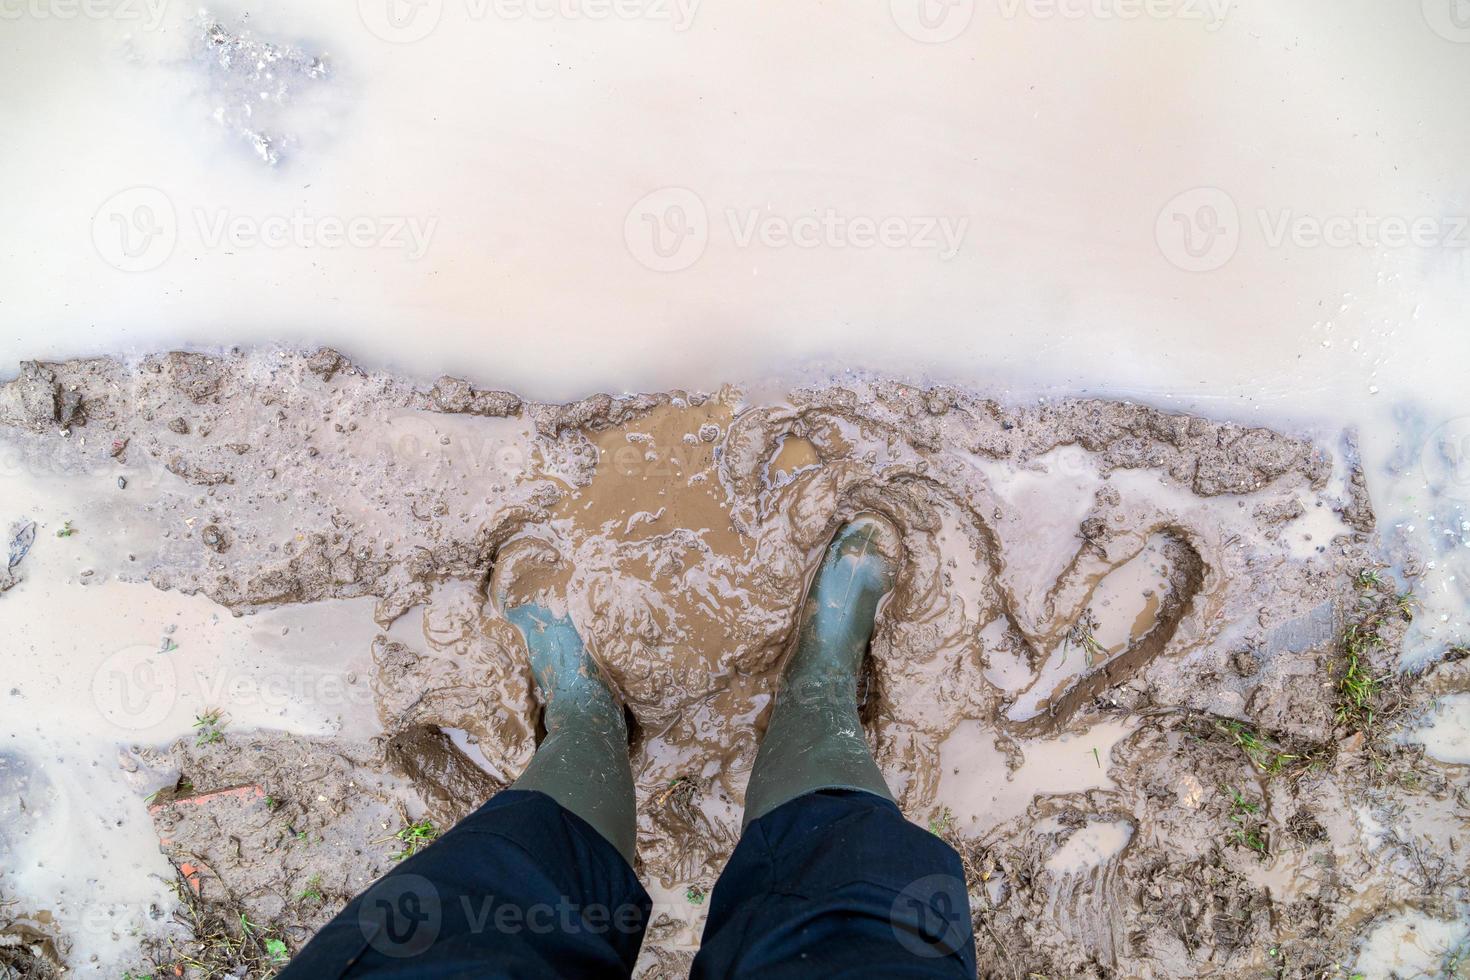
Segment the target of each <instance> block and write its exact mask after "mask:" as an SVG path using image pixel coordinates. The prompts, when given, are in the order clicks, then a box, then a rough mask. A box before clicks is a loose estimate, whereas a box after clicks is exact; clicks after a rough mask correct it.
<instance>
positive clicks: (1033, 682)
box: [987, 527, 1205, 735]
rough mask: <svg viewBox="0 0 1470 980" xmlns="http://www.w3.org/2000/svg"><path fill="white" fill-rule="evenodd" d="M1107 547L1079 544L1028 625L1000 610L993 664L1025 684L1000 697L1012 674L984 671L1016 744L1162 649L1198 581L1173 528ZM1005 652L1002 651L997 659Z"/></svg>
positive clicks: (1189, 548) (1055, 724)
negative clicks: (1026, 675) (1001, 700)
mask: <svg viewBox="0 0 1470 980" xmlns="http://www.w3.org/2000/svg"><path fill="white" fill-rule="evenodd" d="M1139 537H1140V535H1131V536H1129V538H1128V539H1127V540H1124V541H1115V542H1112V543H1111V545H1110V546H1109V545H1100V544H1095V543H1093V542H1091V541H1087V542H1085V543H1084V544H1083V546H1082V547H1081V548H1080V549H1079V550H1078V552H1077V554H1076V555H1075V556H1074V557H1073V559H1072V561H1071V562H1070V563H1069V564H1068V566H1067V568H1066V569H1065V571H1063V573H1062V575H1061V576H1060V577H1059V578H1058V579H1057V580H1056V582H1055V583H1054V584H1053V586H1052V587H1051V589H1050V590H1048V593H1047V595H1046V599H1045V601H1044V604H1043V607H1042V615H1041V616H1040V617H1039V618H1037V619H1035V620H1032V621H1030V622H1028V621H1027V620H1026V618H1025V617H1024V616H1023V615H1018V614H1017V613H1016V611H1015V609H1014V608H1012V609H1008V610H1007V613H1008V615H1007V616H1006V617H1005V618H1004V619H997V620H996V621H994V622H995V623H1001V624H1004V625H1003V626H1002V630H1003V639H1004V640H1005V641H1008V642H1006V643H1005V644H1004V645H1003V646H1002V647H1001V648H1000V651H999V652H998V655H997V658H996V659H997V660H999V659H1002V658H1004V657H1005V656H1007V655H1008V656H1010V657H1011V658H1012V659H1013V660H1017V661H1024V664H1025V666H1026V667H1029V668H1030V672H1031V674H1032V676H1031V679H1030V680H1029V681H1026V682H1024V683H1023V684H1022V685H1021V686H1019V687H1011V688H1007V687H1006V679H1007V678H1014V677H1015V676H1016V675H1017V673H1018V671H1017V670H1016V669H1015V667H1016V666H1018V665H1014V664H1013V665H1012V669H1010V670H1006V668H1005V666H1003V665H1000V664H996V663H993V664H992V667H993V668H995V669H994V670H993V672H992V671H987V676H989V677H991V678H993V679H995V680H998V681H999V686H1001V687H1002V689H1004V690H1006V691H1007V694H1008V695H1009V696H1010V704H1009V705H1008V707H1007V708H1006V709H1005V712H1004V715H1003V717H1004V720H1005V723H1006V727H1007V728H1008V730H1010V731H1011V732H1013V733H1014V734H1017V735H1032V734H1040V733H1045V732H1050V731H1055V730H1057V729H1058V728H1060V727H1062V726H1064V725H1065V724H1066V723H1067V720H1068V719H1069V718H1071V716H1072V715H1073V713H1075V712H1076V710H1077V709H1078V708H1079V707H1080V706H1082V705H1083V704H1086V703H1087V702H1088V701H1090V700H1092V699H1093V698H1095V697H1096V696H1097V695H1099V694H1100V693H1102V692H1103V691H1104V690H1106V689H1108V688H1110V687H1112V686H1114V685H1116V684H1120V683H1123V682H1125V681H1127V680H1128V679H1129V678H1130V677H1132V676H1133V675H1134V674H1136V673H1137V672H1138V671H1139V670H1141V669H1142V668H1143V667H1145V666H1146V665H1147V664H1148V663H1149V662H1150V661H1152V660H1153V659H1154V658H1156V657H1158V656H1159V655H1160V654H1161V653H1163V652H1164V650H1165V649H1167V648H1168V646H1169V642H1170V640H1172V639H1173V637H1174V634H1175V632H1176V631H1177V630H1178V628H1179V624H1180V621H1181V620H1182V619H1183V618H1184V616H1185V615H1186V614H1187V613H1188V612H1189V610H1190V607H1191V604H1192V603H1193V601H1194V598H1195V596H1196V595H1197V594H1198V592H1199V590H1200V587H1201V585H1202V583H1203V579H1204V571H1205V565H1204V560H1203V559H1202V558H1201V557H1200V554H1199V551H1198V550H1197V549H1196V548H1195V547H1194V545H1193V544H1191V543H1190V541H1189V539H1188V538H1187V537H1186V534H1185V532H1184V531H1183V530H1182V529H1181V528H1177V527H1166V528H1162V529H1160V530H1157V531H1155V532H1153V533H1152V534H1149V535H1148V536H1147V537H1146V538H1144V540H1143V543H1142V546H1141V547H1139V546H1138V538H1139ZM1007 648H1008V649H1007Z"/></svg>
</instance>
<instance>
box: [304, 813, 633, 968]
mask: <svg viewBox="0 0 1470 980" xmlns="http://www.w3.org/2000/svg"><path fill="white" fill-rule="evenodd" d="M651 906H652V903H651V901H650V899H649V897H648V893H647V892H646V891H644V889H643V886H642V885H640V884H639V883H638V879H637V877H636V876H635V875H634V874H633V869H632V868H631V867H630V866H629V865H628V862H627V861H626V860H625V859H624V858H623V857H622V855H621V854H619V853H618V850H617V848H615V847H614V846H613V845H612V844H610V843H608V841H607V839H606V838H605V837H603V836H602V835H601V834H600V833H598V832H597V831H596V830H594V829H593V828H592V827H591V825H589V824H588V823H587V822H586V821H584V820H583V819H582V818H580V817H578V816H577V815H576V814H574V813H572V812H571V811H570V810H567V809H566V808H564V807H562V806H561V805H560V804H559V803H557V802H556V801H555V800H553V799H552V798H551V797H549V796H547V795H546V794H544V793H540V792H527V791H524V790H515V789H508V790H505V791H503V792H501V793H499V794H497V795H496V796H494V797H493V798H491V799H490V801H489V802H487V803H486V804H485V805H484V806H482V807H480V808H479V809H478V810H476V811H475V812H474V813H472V814H471V815H470V816H468V817H466V818H465V819H464V820H462V821H460V823H459V824H457V825H456V826H455V827H454V829H453V830H451V831H449V832H448V833H447V834H445V835H444V836H443V837H442V838H441V839H440V840H438V841H436V842H435V843H433V844H431V845H430V846H429V847H428V848H426V849H425V850H423V851H421V852H420V853H418V854H416V855H414V856H413V857H411V858H409V859H407V860H406V861H404V862H403V863H402V864H400V865H399V866H398V867H396V868H394V869H393V870H392V871H390V872H389V873H388V874H387V875H385V876H383V877H382V878H381V879H379V880H378V881H377V883H375V884H374V885H373V886H372V887H370V888H369V889H368V890H367V891H365V892H363V893H362V894H361V895H359V896H357V898H355V899H353V900H352V902H350V903H349V904H348V906H347V908H345V909H343V910H342V912H341V913H340V914H338V915H337V917H336V918H334V919H332V921H331V922H329V923H327V925H326V926H325V927H324V928H323V929H322V930H321V932H319V933H318V934H317V935H316V937H315V938H313V939H312V940H311V942H309V943H308V944H307V945H306V948H305V949H303V950H301V952H300V953H298V954H297V955H296V957H295V958H294V959H293V960H292V961H291V963H290V965H289V966H288V967H287V968H286V969H285V971H283V972H282V973H281V974H280V976H281V978H282V980H319V978H331V977H354V978H355V977H399V978H409V977H412V978H415V980H418V978H428V980H438V978H446V977H516V978H523V977H557V978H561V977H616V976H624V977H626V976H629V975H630V974H631V973H632V970H633V963H634V961H635V960H636V959H637V958H638V948H639V946H640V945H641V944H642V942H643V931H644V929H645V927H646V926H647V924H648V915H649V911H650V909H651Z"/></svg>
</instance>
